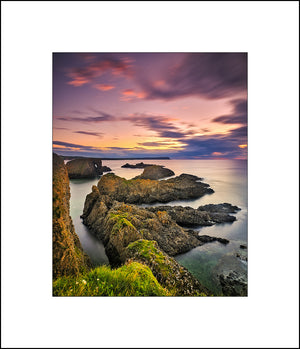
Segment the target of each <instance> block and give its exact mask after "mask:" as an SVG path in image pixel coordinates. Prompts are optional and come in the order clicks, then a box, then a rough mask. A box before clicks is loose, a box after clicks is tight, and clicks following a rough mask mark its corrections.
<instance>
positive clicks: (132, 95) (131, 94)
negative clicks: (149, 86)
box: [121, 89, 146, 102]
mask: <svg viewBox="0 0 300 349" xmlns="http://www.w3.org/2000/svg"><path fill="white" fill-rule="evenodd" d="M145 97H146V93H145V92H143V91H140V92H136V91H134V90H132V89H127V90H123V91H122V97H121V101H123V102H128V101H132V100H134V99H143V98H145Z"/></svg>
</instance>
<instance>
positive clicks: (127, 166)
mask: <svg viewBox="0 0 300 349" xmlns="http://www.w3.org/2000/svg"><path fill="white" fill-rule="evenodd" d="M147 166H155V165H152V164H144V163H143V162H139V163H138V164H135V165H131V164H128V163H126V164H125V165H123V166H121V167H123V168H145V167H147Z"/></svg>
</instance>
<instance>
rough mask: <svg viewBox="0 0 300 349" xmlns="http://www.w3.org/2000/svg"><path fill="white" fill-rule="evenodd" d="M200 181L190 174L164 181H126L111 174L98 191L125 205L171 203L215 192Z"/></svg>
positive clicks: (103, 179) (106, 176)
mask: <svg viewBox="0 0 300 349" xmlns="http://www.w3.org/2000/svg"><path fill="white" fill-rule="evenodd" d="M200 180H201V178H199V177H196V176H192V175H188V174H182V175H180V176H177V177H175V178H170V179H167V180H163V181H156V180H150V179H131V180H126V179H125V178H121V177H118V176H116V175H114V174H111V173H109V174H106V175H104V176H102V177H101V178H100V180H99V182H98V189H99V192H100V194H101V195H108V196H109V197H110V198H111V199H113V200H116V201H120V202H125V203H132V204H143V203H154V202H169V201H174V200H185V199H193V198H199V197H201V196H203V195H205V194H209V193H213V192H214V191H213V189H211V188H210V187H209V185H208V184H206V183H203V182H201V181H200Z"/></svg>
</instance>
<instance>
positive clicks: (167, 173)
mask: <svg viewBox="0 0 300 349" xmlns="http://www.w3.org/2000/svg"><path fill="white" fill-rule="evenodd" d="M174 175H175V173H174V172H173V171H172V170H169V169H168V168H165V167H164V166H158V165H153V166H147V167H146V168H145V169H144V171H143V173H142V174H141V175H140V176H137V177H135V178H134V179H138V178H140V179H161V178H166V177H171V176H174Z"/></svg>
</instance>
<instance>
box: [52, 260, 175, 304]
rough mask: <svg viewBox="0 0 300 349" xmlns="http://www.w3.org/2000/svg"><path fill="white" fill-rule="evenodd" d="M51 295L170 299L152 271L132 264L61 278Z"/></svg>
mask: <svg viewBox="0 0 300 349" xmlns="http://www.w3.org/2000/svg"><path fill="white" fill-rule="evenodd" d="M53 295H54V296H88V297H90V296H169V295H170V294H169V292H168V291H167V290H166V289H165V288H163V287H162V286H161V285H160V284H159V283H158V281H157V280H156V278H155V277H154V276H153V274H152V272H151V270H150V269H149V268H148V267H146V266H145V265H143V264H140V263H137V262H132V263H130V264H127V265H123V266H122V267H120V268H118V269H114V270H111V269H110V268H109V267H108V266H101V267H97V268H95V269H93V270H92V271H90V272H88V273H83V274H81V275H79V276H77V277H76V276H69V277H61V278H58V279H57V280H55V281H54V283H53Z"/></svg>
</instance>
